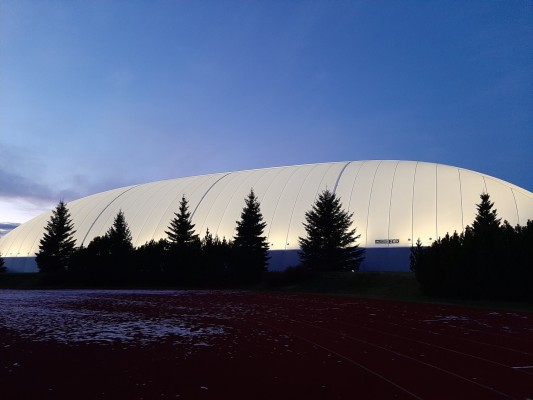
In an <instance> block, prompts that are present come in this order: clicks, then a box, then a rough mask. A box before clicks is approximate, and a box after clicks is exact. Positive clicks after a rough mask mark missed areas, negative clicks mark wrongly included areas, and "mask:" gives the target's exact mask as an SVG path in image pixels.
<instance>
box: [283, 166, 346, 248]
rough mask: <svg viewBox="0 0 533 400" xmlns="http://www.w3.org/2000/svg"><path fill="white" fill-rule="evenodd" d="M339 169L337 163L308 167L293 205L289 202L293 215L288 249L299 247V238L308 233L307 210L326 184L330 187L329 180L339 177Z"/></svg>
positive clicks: (290, 223)
mask: <svg viewBox="0 0 533 400" xmlns="http://www.w3.org/2000/svg"><path fill="white" fill-rule="evenodd" d="M337 170H338V165H337V164H335V165H327V164H315V165H310V166H308V167H307V168H306V174H305V176H304V177H303V179H301V180H300V183H299V185H298V192H297V193H296V197H295V200H294V201H293V203H292V205H291V204H289V206H290V207H291V210H290V211H291V215H290V219H289V221H288V222H289V223H288V225H287V234H286V249H291V250H296V249H299V245H298V238H299V237H305V235H306V232H305V228H304V226H303V221H305V212H306V211H308V210H310V209H311V207H312V205H313V202H314V199H315V198H316V197H317V196H318V194H319V193H320V192H321V191H322V190H323V188H324V187H325V186H326V185H328V187H329V183H328V182H331V180H332V179H337V178H336V177H335V173H336V172H337ZM337 176H338V174H337Z"/></svg>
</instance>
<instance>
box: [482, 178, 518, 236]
mask: <svg viewBox="0 0 533 400" xmlns="http://www.w3.org/2000/svg"><path fill="white" fill-rule="evenodd" d="M485 184H486V185H487V193H488V194H489V195H490V201H492V202H493V203H494V207H493V209H496V211H497V213H498V216H499V217H502V216H503V215H505V218H501V222H502V223H503V221H504V220H507V222H509V223H510V224H511V225H512V226H515V225H516V224H518V210H517V208H516V202H515V198H514V196H513V191H512V189H511V188H510V187H508V186H505V185H502V183H501V181H499V180H495V179H491V178H490V177H488V176H485ZM478 203H479V201H478Z"/></svg>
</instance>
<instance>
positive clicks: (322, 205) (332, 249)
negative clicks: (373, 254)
mask: <svg viewBox="0 0 533 400" xmlns="http://www.w3.org/2000/svg"><path fill="white" fill-rule="evenodd" d="M352 218H353V213H351V214H349V213H348V212H347V211H345V210H343V209H342V206H341V202H340V199H339V198H337V196H336V195H335V194H334V193H332V192H330V191H329V190H327V189H326V190H324V191H323V192H322V193H320V194H319V195H318V199H317V200H316V202H315V204H313V206H312V209H311V210H309V211H307V212H306V213H305V220H306V222H305V223H304V228H305V231H306V232H307V237H305V238H302V237H300V238H298V241H299V244H300V249H301V252H300V253H299V254H300V259H301V261H302V264H303V266H304V267H307V268H308V269H310V270H314V271H350V270H358V269H359V265H360V264H361V262H362V260H363V258H364V250H363V249H360V248H359V245H357V244H355V242H356V240H357V239H358V238H359V237H360V235H356V229H355V228H354V229H351V226H352Z"/></svg>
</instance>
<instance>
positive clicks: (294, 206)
mask: <svg viewBox="0 0 533 400" xmlns="http://www.w3.org/2000/svg"><path fill="white" fill-rule="evenodd" d="M315 168H316V165H313V168H311V169H310V170H309V172H308V173H307V175H306V176H305V178H304V180H303V182H302V184H301V185H300V188H299V189H298V193H297V194H296V198H295V199H294V204H293V205H292V210H291V216H290V217H289V224H288V225H287V234H286V235H285V244H284V247H285V250H287V240H289V232H290V230H291V223H292V217H293V215H294V209H295V208H296V203H297V201H298V198H299V197H300V193H301V192H302V188H303V187H304V185H305V182H306V181H307V178H309V175H311V172H313V170H314V169H315Z"/></svg>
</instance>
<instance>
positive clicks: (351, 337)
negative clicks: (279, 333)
mask: <svg viewBox="0 0 533 400" xmlns="http://www.w3.org/2000/svg"><path fill="white" fill-rule="evenodd" d="M290 321H292V322H294V323H297V324H298V323H300V324H303V325H308V326H311V327H313V328H316V329H321V330H324V331H327V332H330V333H333V334H334V335H340V336H344V337H345V338H348V339H350V340H355V341H357V342H361V343H364V344H367V345H369V346H373V347H376V348H378V349H381V350H384V351H387V352H390V353H393V354H395V355H397V356H398V357H403V358H406V359H408V360H411V361H414V362H416V363H419V364H422V365H425V366H427V367H430V368H434V369H436V370H438V371H441V372H444V373H445V374H448V375H452V376H454V377H456V378H458V379H461V380H464V381H466V382H469V383H471V384H474V385H476V386H479V387H482V388H484V389H486V390H489V391H491V392H494V393H496V394H498V395H500V396H503V397H504V398H506V399H513V397H511V396H509V395H507V394H505V393H502V392H500V391H499V390H496V389H494V388H491V387H490V386H486V385H484V384H482V383H479V382H476V381H473V380H471V379H468V378H466V377H464V376H462V375H459V374H456V373H455V372H451V371H448V370H446V369H444V368H441V367H437V366H436V365H433V364H429V363H426V362H424V361H420V360H418V359H416V358H414V357H411V356H408V355H406V354H402V353H399V352H397V351H394V350H391V349H387V348H386V347H382V346H380V345H377V344H374V343H371V342H368V341H366V340H363V339H358V338H356V337H354V336H350V335H346V334H344V333H339V332H335V331H333V330H331V329H327V328H323V327H321V326H317V325H314V324H312V323H310V322H308V321H296V320H293V319H291V320H290Z"/></svg>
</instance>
